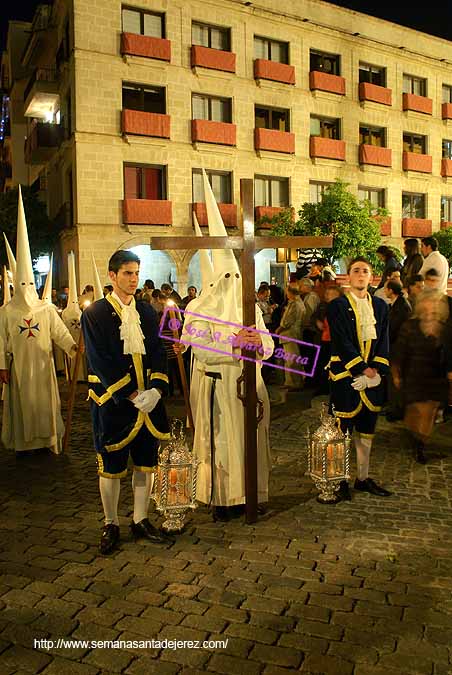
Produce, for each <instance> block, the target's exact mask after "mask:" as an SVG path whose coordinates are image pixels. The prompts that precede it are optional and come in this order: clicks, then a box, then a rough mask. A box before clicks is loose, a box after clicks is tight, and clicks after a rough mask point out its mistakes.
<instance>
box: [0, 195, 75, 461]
mask: <svg viewBox="0 0 452 675" xmlns="http://www.w3.org/2000/svg"><path fill="white" fill-rule="evenodd" d="M16 257H17V267H16V274H15V277H14V287H15V292H14V297H13V298H12V300H11V301H10V302H9V303H8V304H7V305H6V306H5V307H4V308H3V310H2V312H1V313H0V381H1V382H3V383H4V384H6V385H7V386H6V387H5V401H4V407H3V424H2V442H3V444H4V445H5V447H6V448H12V449H14V450H15V451H16V452H21V451H27V450H33V449H35V448H50V449H51V450H52V451H53V452H54V453H56V454H58V453H59V452H60V451H61V439H62V437H63V434H64V425H63V420H62V418H61V412H60V396H59V392H58V385H57V379H56V374H55V367H54V362H53V355H52V340H54V341H55V342H56V343H57V344H58V345H59V346H60V347H61V348H62V349H64V351H66V352H67V354H71V355H74V354H75V352H76V346H75V343H74V340H73V339H72V337H71V335H70V333H69V331H68V330H67V328H66V327H65V325H64V324H63V322H62V321H61V319H60V317H59V316H58V313H57V311H56V308H55V307H54V305H50V304H48V303H46V302H43V301H42V300H40V299H39V297H38V294H37V292H36V287H35V282H34V276H33V268H32V263H31V256H30V247H29V244H28V233H27V225H26V222H25V213H24V207H23V203H22V194H21V190H20V187H19V211H18V216H17V248H16Z"/></svg>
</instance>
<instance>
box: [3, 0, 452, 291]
mask: <svg viewBox="0 0 452 675" xmlns="http://www.w3.org/2000/svg"><path fill="white" fill-rule="evenodd" d="M10 42H11V41H10ZM20 59H21V60H20V64H21V68H23V69H25V70H26V76H25V77H21V78H16V79H15V80H14V81H13V80H12V81H11V85H10V99H11V101H12V109H11V115H10V116H11V133H12V134H14V130H15V129H16V128H19V127H20V128H21V129H23V128H24V126H23V125H24V124H25V125H26V127H25V128H26V134H25V135H26V141H25V155H24V157H25V162H26V164H27V166H28V167H29V176H28V179H29V182H30V183H31V182H33V181H37V180H39V181H40V183H42V188H43V189H44V190H45V192H46V199H47V205H48V212H49V215H50V217H51V218H54V219H56V220H57V222H59V223H60V224H63V225H64V230H63V235H62V238H61V252H60V253H61V259H62V261H63V264H64V258H65V255H64V253H65V252H66V251H67V250H69V249H74V250H75V251H77V253H78V257H79V264H80V277H81V284H82V285H83V284H84V283H88V282H89V281H90V278H91V262H90V260H91V253H92V252H93V253H94V254H95V257H96V260H97V263H98V266H99V268H100V269H101V270H102V271H103V270H105V266H106V261H107V260H108V258H109V257H110V255H111V254H112V253H113V252H114V250H116V249H117V248H120V247H123V248H131V247H134V246H139V245H148V244H149V239H150V237H151V235H153V234H154V235H155V234H159V235H163V234H165V235H169V236H171V235H183V234H189V233H191V232H192V212H193V211H195V213H196V214H197V217H198V220H199V221H200V223H201V224H202V225H205V224H206V212H205V206H204V203H203V201H204V197H203V190H202V182H201V173H200V171H201V167H204V168H205V169H206V171H207V172H208V175H209V180H210V181H211V184H212V187H213V190H214V193H215V196H216V199H217V201H218V202H219V204H220V210H221V212H222V214H223V218H224V221H225V224H226V226H227V227H228V229H229V231H230V232H231V234H232V233H234V232H236V231H237V228H239V227H240V215H239V187H240V179H241V178H253V179H254V184H255V217H256V221H257V222H258V221H259V219H260V218H261V217H262V216H263V215H273V214H274V213H276V212H277V211H278V210H279V209H281V208H283V207H285V206H294V207H295V208H296V209H298V208H299V207H300V205H301V204H302V203H303V202H306V201H316V200H318V199H320V197H321V194H322V192H323V190H324V189H325V186H327V185H328V184H329V183H331V182H333V181H334V180H335V179H336V178H341V179H343V180H345V181H346V182H347V183H349V186H350V187H349V189H350V190H352V191H353V192H354V193H355V194H356V195H358V196H359V197H360V198H361V199H370V200H371V202H372V203H374V204H375V206H385V207H386V208H387V209H388V210H389V212H390V217H389V218H388V220H387V221H386V222H385V223H384V224H383V225H382V236H383V237H384V241H385V242H388V243H391V242H392V243H395V244H398V245H400V244H401V242H402V238H403V237H407V236H425V235H428V234H430V233H431V232H432V231H435V230H437V229H439V228H440V227H445V226H448V225H450V224H452V57H451V44H450V42H448V41H446V40H444V39H440V38H437V37H434V36H429V35H427V34H424V33H420V32H417V31H414V30H412V29H408V28H405V27H402V26H398V25H395V24H392V23H390V22H387V21H383V20H381V19H376V18H373V17H370V16H367V15H363V14H359V13H357V12H354V11H351V10H346V9H343V8H340V7H336V6H334V5H330V4H328V3H325V2H322V1H321V0H287V1H286V2H285V3H284V5H283V8H282V5H281V3H277V2H276V1H275V0H259V1H258V2H249V1H248V2H241V1H239V0H188V1H182V0H130V1H126V0H125V1H124V2H123V3H121V2H120V1H119V0H96V2H95V3H92V2H91V1H90V0H73V1H72V2H70V1H69V0H55V1H54V3H53V5H51V6H47V5H45V6H41V7H39V8H38V10H37V13H36V16H35V19H34V21H33V24H32V26H31V27H29V33H28V34H27V41H26V44H25V48H24V49H23V50H22V52H21V57H20ZM21 124H22V126H21ZM16 145H17V152H18V153H19V151H20V148H19V145H18V144H16ZM15 147H16V146H14V144H13V157H12V161H13V171H12V183H13V184H14V183H15V180H14V178H15V170H14V165H15V163H16V153H15V152H14V149H15ZM18 161H19V160H18ZM22 161H23V160H22ZM161 256H164V254H161ZM169 256H170V259H171V260H168V264H169V262H171V264H172V269H174V270H175V272H174V273H175V276H176V278H177V280H178V282H179V288H183V285H184V284H185V283H186V281H187V279H188V275H189V266H190V260H191V256H192V252H187V253H186V254H184V253H181V252H173V253H171V252H170V253H169ZM268 257H269V258H271V257H272V256H271V254H269V256H268ZM159 260H160V259H158V260H157V258H156V259H155V261H154V263H153V264H155V265H158V264H160V262H159ZM150 276H152V274H151V275H150ZM173 279H174V276H173Z"/></svg>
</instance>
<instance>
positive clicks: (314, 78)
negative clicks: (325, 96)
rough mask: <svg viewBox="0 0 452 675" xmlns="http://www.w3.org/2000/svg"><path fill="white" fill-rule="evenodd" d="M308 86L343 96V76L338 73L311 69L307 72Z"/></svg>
mask: <svg viewBox="0 0 452 675" xmlns="http://www.w3.org/2000/svg"><path fill="white" fill-rule="evenodd" d="M309 88H310V89H319V90H320V91H329V92H331V93H332V94H340V95H341V96H345V78H344V77H341V76H340V75H331V74H330V73H322V72H321V71H319V70H311V72H310V73H309Z"/></svg>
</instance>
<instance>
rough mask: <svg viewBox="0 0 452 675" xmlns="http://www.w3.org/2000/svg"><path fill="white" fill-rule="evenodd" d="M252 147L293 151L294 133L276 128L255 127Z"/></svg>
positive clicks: (289, 152)
mask: <svg viewBox="0 0 452 675" xmlns="http://www.w3.org/2000/svg"><path fill="white" fill-rule="evenodd" d="M254 147H255V148H256V150H271V151H274V152H286V153H288V154H294V153H295V134H293V133H291V132H290V131H277V130H276V129H255V130H254Z"/></svg>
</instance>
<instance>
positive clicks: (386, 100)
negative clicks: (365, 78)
mask: <svg viewBox="0 0 452 675" xmlns="http://www.w3.org/2000/svg"><path fill="white" fill-rule="evenodd" d="M359 100H360V101H373V102H374V103H382V104H383V105H391V104H392V90H391V89H387V88H386V87H380V86H379V85H378V84H372V83H371V82H360V83H359Z"/></svg>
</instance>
